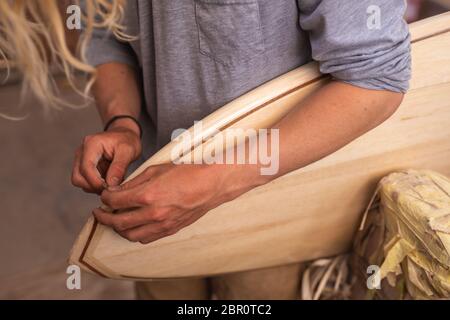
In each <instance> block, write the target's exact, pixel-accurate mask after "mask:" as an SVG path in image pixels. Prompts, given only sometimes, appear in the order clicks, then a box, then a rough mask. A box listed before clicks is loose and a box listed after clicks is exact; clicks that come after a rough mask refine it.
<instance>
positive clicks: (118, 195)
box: [93, 164, 262, 243]
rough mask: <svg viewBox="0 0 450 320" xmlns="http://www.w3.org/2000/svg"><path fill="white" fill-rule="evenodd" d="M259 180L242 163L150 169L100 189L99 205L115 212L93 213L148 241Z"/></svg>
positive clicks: (130, 236)
mask: <svg viewBox="0 0 450 320" xmlns="http://www.w3.org/2000/svg"><path fill="white" fill-rule="evenodd" d="M251 175H253V176H254V177H255V178H253V179H251V178H250V176H251ZM258 176H259V171H258V169H257V168H256V166H254V167H251V166H247V165H240V166H233V165H174V164H165V165H158V166H152V167H149V168H148V169H146V170H145V171H144V172H143V173H142V174H140V175H139V176H137V177H136V178H134V179H133V180H130V181H129V182H127V183H125V184H123V185H122V186H120V187H113V188H108V189H106V190H105V191H103V193H102V196H101V199H102V201H103V203H104V204H106V205H107V206H108V207H110V208H111V209H114V210H117V212H116V213H111V212H107V211H104V210H102V209H101V208H98V209H95V210H94V211H93V214H94V216H95V217H96V219H97V220H98V221H99V222H100V223H102V224H105V225H108V226H111V227H112V228H113V229H114V230H115V231H116V232H117V233H119V234H120V235H121V236H123V237H124V238H126V239H128V240H130V241H133V242H137V241H139V242H141V243H149V242H151V241H155V240H157V239H160V238H163V237H165V236H168V235H172V234H174V233H176V232H177V231H178V230H180V229H182V228H183V227H186V226H188V225H190V224H191V223H193V222H194V221H196V220H197V219H199V218H200V217H202V216H203V215H204V214H205V213H206V212H208V211H209V210H211V209H213V208H215V207H217V206H219V205H220V204H222V203H224V202H227V201H231V200H232V199H234V198H236V197H237V196H239V195H240V194H242V193H244V192H246V191H248V190H250V189H252V188H254V187H255V186H256V184H258V183H260V184H262V181H261V182H259V180H260V179H259V178H258Z"/></svg>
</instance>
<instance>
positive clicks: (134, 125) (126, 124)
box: [105, 116, 142, 138]
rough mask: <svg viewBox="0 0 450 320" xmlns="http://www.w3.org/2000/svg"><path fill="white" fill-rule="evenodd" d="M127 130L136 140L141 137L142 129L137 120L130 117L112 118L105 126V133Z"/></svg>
mask: <svg viewBox="0 0 450 320" xmlns="http://www.w3.org/2000/svg"><path fill="white" fill-rule="evenodd" d="M117 130H127V131H131V132H132V133H134V134H135V135H136V136H137V137H138V138H141V136H142V129H141V127H140V125H139V124H138V122H137V120H136V119H134V117H132V116H118V117H112V118H111V119H110V120H109V122H107V124H106V125H105V131H117Z"/></svg>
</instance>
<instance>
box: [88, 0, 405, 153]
mask: <svg viewBox="0 0 450 320" xmlns="http://www.w3.org/2000/svg"><path fill="white" fill-rule="evenodd" d="M405 9H406V4H405V1H404V0H170V1H161V0H128V1H127V7H126V10H125V18H124V25H125V26H126V28H127V33H128V34H131V35H138V36H139V39H138V40H137V41H133V42H131V43H123V42H119V41H118V40H116V39H115V38H114V37H113V36H111V35H110V34H108V32H107V31H106V30H101V29H97V30H95V32H94V35H93V38H92V40H91V42H90V44H89V46H88V51H87V57H88V61H89V62H90V63H91V64H92V65H95V66H97V65H100V64H103V63H108V62H113V61H115V62H123V63H127V64H130V65H132V66H134V67H136V68H137V69H138V70H140V72H141V75H142V80H143V96H144V103H145V106H144V108H143V112H142V116H141V121H142V124H143V127H144V129H145V134H144V140H143V141H144V150H145V151H144V157H148V156H150V155H151V154H152V153H153V152H155V151H156V150H158V149H159V148H161V147H162V146H163V145H165V144H166V143H168V142H169V141H170V137H171V134H172V131H173V130H175V129H178V128H188V127H190V126H192V125H193V124H194V121H195V120H200V119H202V118H204V117H205V116H206V115H208V114H210V113H211V112H213V111H214V110H216V109H218V108H219V107H221V106H223V105H224V104H226V103H227V102H229V101H231V100H233V99H234V98H236V97H238V96H240V95H242V94H244V93H245V92H247V91H250V90H251V89H253V88H255V87H257V86H259V85H261V84H262V83H264V82H266V81H268V80H270V79H273V78H275V77H277V76H279V75H281V74H283V73H286V72H288V71H290V70H292V69H294V68H297V67H299V66H301V65H303V64H305V63H307V62H309V61H311V60H316V61H318V62H319V64H320V70H321V72H322V73H327V74H331V75H332V76H333V77H334V78H336V79H338V80H341V81H345V82H347V83H350V84H353V85H356V86H359V87H363V88H368V89H375V90H390V91H396V92H405V91H406V90H407V89H408V82H409V78H410V74H411V58H410V37H409V32H408V26H407V24H406V23H405V21H404V20H403V14H404V11H405Z"/></svg>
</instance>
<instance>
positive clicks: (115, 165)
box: [72, 119, 142, 194]
mask: <svg viewBox="0 0 450 320" xmlns="http://www.w3.org/2000/svg"><path fill="white" fill-rule="evenodd" d="M141 151H142V146H141V140H140V137H139V128H138V127H137V125H136V124H134V123H133V122H132V121H130V120H127V119H121V120H118V121H116V122H114V123H113V124H112V125H111V126H110V128H109V129H108V131H106V132H101V133H97V134H94V135H90V136H87V137H85V138H84V140H83V144H82V145H81V146H80V147H79V148H78V149H77V151H76V154H75V161H74V165H73V171H72V184H73V185H74V186H76V187H80V188H82V189H83V190H84V191H86V192H89V193H97V194H100V193H101V192H102V190H103V189H105V188H106V187H107V186H117V185H119V184H120V183H121V182H122V181H123V179H124V176H125V173H126V171H127V168H128V166H129V165H130V164H131V163H132V162H133V161H134V160H136V159H137V158H138V157H139V156H140V154H141Z"/></svg>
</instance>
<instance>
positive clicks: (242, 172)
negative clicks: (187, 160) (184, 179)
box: [208, 164, 271, 199]
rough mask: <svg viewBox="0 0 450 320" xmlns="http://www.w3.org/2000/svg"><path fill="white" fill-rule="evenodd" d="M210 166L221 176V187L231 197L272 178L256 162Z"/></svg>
mask: <svg viewBox="0 0 450 320" xmlns="http://www.w3.org/2000/svg"><path fill="white" fill-rule="evenodd" d="M208 167H209V168H210V170H212V171H216V172H217V173H216V174H215V175H216V176H219V177H220V179H219V181H220V183H221V186H220V188H221V189H222V190H223V191H224V193H225V194H226V195H227V196H228V197H229V198H231V199H234V198H236V197H238V196H239V195H241V194H243V193H246V192H247V191H250V190H252V189H254V188H256V187H259V186H261V185H263V184H266V183H267V182H269V181H270V180H271V179H270V178H269V177H268V176H264V175H262V174H261V171H260V167H259V165H256V164H215V165H208Z"/></svg>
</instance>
